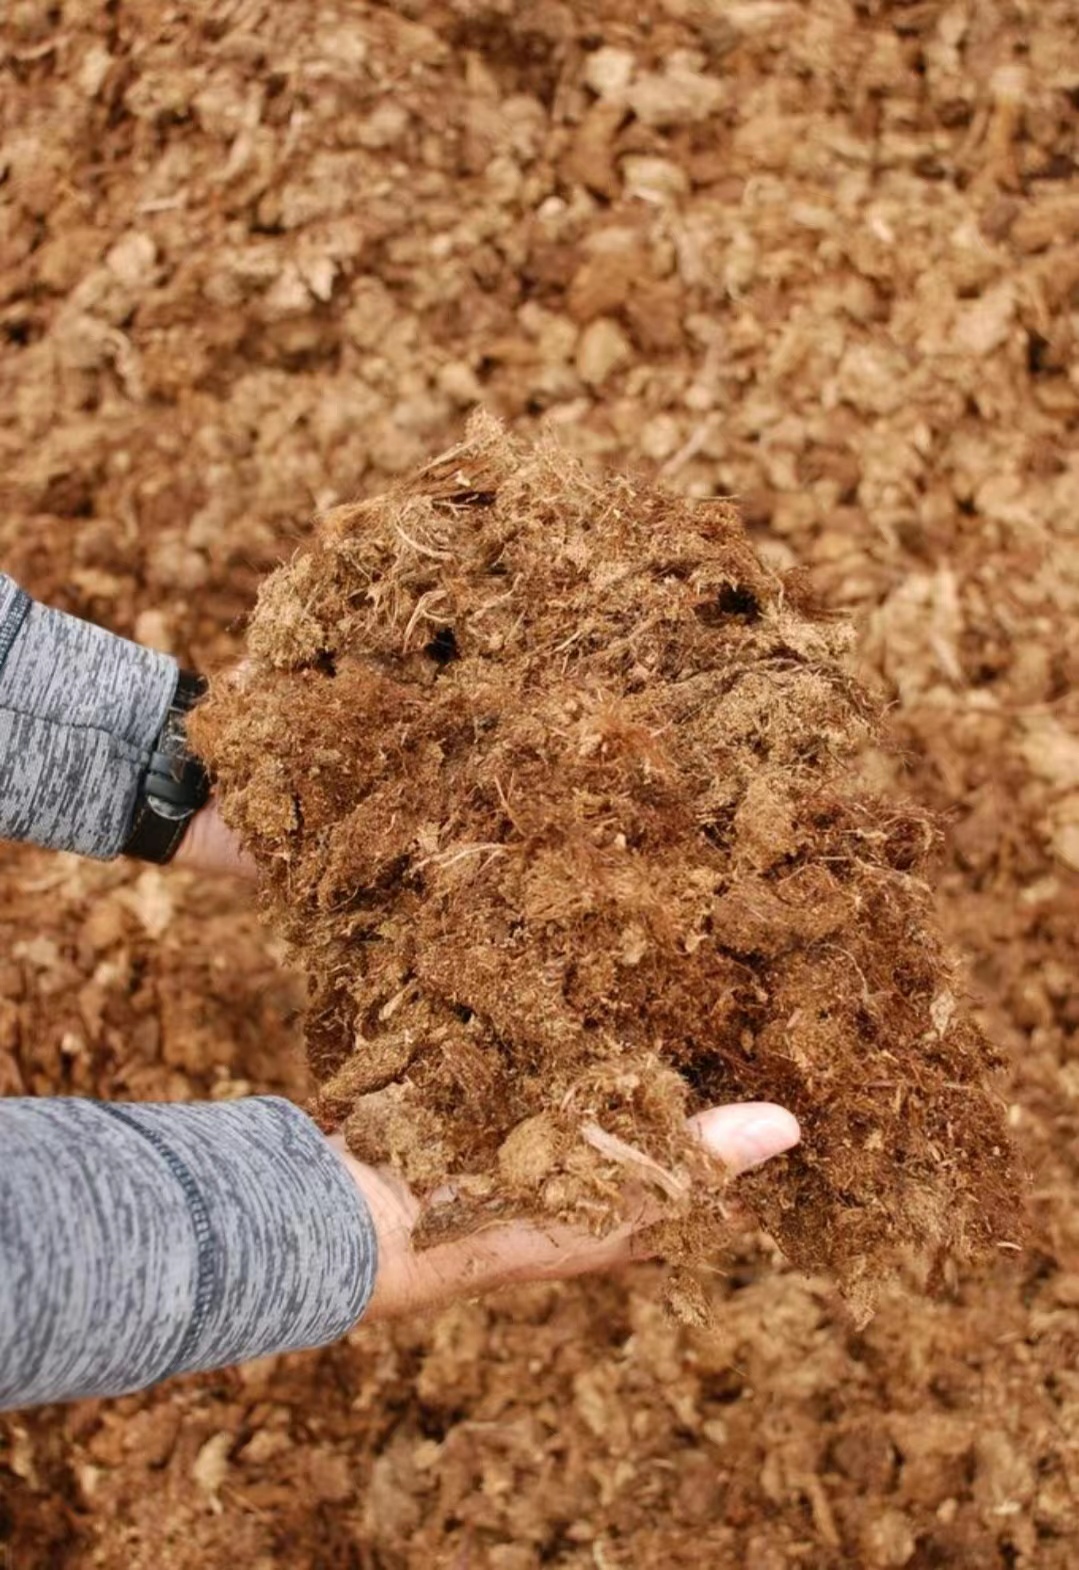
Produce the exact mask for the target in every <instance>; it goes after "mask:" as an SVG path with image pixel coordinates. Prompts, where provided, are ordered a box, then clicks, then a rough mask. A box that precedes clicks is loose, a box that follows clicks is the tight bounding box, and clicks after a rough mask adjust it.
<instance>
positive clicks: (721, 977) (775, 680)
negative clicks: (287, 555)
mask: <svg viewBox="0 0 1079 1570" xmlns="http://www.w3.org/2000/svg"><path fill="white" fill-rule="evenodd" d="M848 636H849V634H848V630H847V628H846V627H845V626H844V625H843V624H842V623H840V622H837V621H836V620H835V619H834V618H830V617H829V616H828V615H826V614H824V613H822V612H821V611H819V610H818V609H816V608H815V607H814V606H813V605H812V604H811V603H809V602H808V601H807V599H806V598H805V596H804V595H803V594H802V593H801V592H800V591H799V585H798V583H797V581H796V580H793V579H790V578H787V579H784V578H782V577H779V576H777V575H775V574H773V573H772V572H770V571H768V570H767V569H766V568H765V567H764V566H763V565H762V563H761V562H760V560H759V559H758V557H757V556H756V554H755V552H754V551H753V549H752V548H751V546H750V544H749V542H748V541H747V538H746V536H745V533H744V531H743V529H742V526H741V523H740V521H739V517H738V514H737V511H736V509H735V508H734V507H733V506H731V505H730V504H728V503H726V502H709V503H700V502H693V501H688V500H685V499H681V498H677V497H674V496H670V495H667V494H665V493H663V492H661V491H659V490H656V489H654V488H652V487H651V486H649V485H646V484H644V483H642V482H641V481H639V480H637V479H634V478H629V477H626V476H623V475H610V476H606V477H601V478H596V477H594V476H592V475H591V474H589V473H587V472H586V471H585V470H584V469H582V468H581V467H579V466H578V465H577V464H576V463H575V462H573V461H572V460H571V459H570V458H569V457H568V456H567V455H566V454H565V453H563V452H561V451H559V450H558V449H557V448H555V447H554V446H551V445H541V446H539V447H525V446H523V445H521V444H519V443H517V442H514V441H511V440H510V439H509V438H508V437H507V436H506V435H504V434H503V432H502V431H501V429H500V428H499V427H498V426H497V425H496V424H495V423H494V422H493V421H491V420H490V419H488V418H483V417H481V418H479V419H478V420H476V421H475V422H474V424H473V426H472V427H471V429H470V432H469V436H468V440H467V441H466V442H465V444H464V445H462V446H460V447H458V448H455V449H454V450H452V451H451V452H449V453H447V454H445V455H444V456H443V457H442V458H440V459H439V460H437V461H436V462H435V463H433V464H431V465H429V466H428V467H427V468H425V469H423V470H422V471H421V472H419V473H418V474H416V475H415V476H413V477H411V478H410V479H408V480H406V481H404V482H403V483H401V484H399V485H398V486H397V487H396V488H395V489H393V490H392V491H390V492H389V493H387V494H386V495H384V496H381V497H377V498H375V499H373V500H369V501H364V502H362V503H358V504H356V505H351V506H346V507H342V508H338V509H337V510H335V511H333V512H331V513H329V514H328V515H327V516H326V517H325V518H324V519H323V520H322V522H321V525H320V527H319V530H318V533H317V536H316V539H315V541H314V543H313V545H312V546H311V548H310V549H308V550H307V551H305V552H304V553H303V554H301V555H299V556H297V557H296V559H295V560H294V561H292V562H291V563H290V564H289V565H287V566H285V567H283V568H281V569H280V570H279V571H278V572H277V573H275V574H274V575H273V576H272V577H271V578H269V579H268V580H267V582H266V583H265V585H264V587H263V590H262V593H261V595H260V598H259V603H258V607H257V610H256V612H255V614H254V618H253V621H252V625H251V631H250V637H249V651H250V656H251V658H250V662H249V664H248V665H247V667H246V668H245V671H244V674H243V675H242V677H240V678H231V679H224V680H222V681H220V682H218V684H217V685H216V687H215V688H214V690H213V692H212V694H211V697H210V699H209V700H208V702H207V703H206V704H205V705H204V706H203V707H202V709H201V710H200V712H199V714H198V716H197V720H196V730H197V740H198V743H199V745H200V746H201V747H202V749H203V751H204V754H205V756H206V757H207V758H208V760H209V762H210V764H211V766H212V767H213V769H214V770H215V772H216V774H217V777H218V781H219V789H220V793H221V804H222V811H223V812H224V815H225V817H226V818H227V820H228V821H229V822H230V823H231V824H233V825H234V826H235V827H236V828H237V829H238V830H239V831H240V833H241V835H242V836H243V839H244V841H245V843H246V844H247V846H248V847H249V848H250V850H251V851H252V852H253V854H254V855H255V857H256V859H257V861H258V864H259V867H260V869H261V874H262V880H263V889H264V897H265V901H266V905H267V908H268V910H269V912H270V914H271V917H272V919H273V920H274V921H275V922H276V923H277V924H278V926H279V927H280V929H281V930H282V932H283V933H284V934H285V935H286V936H287V938H288V940H289V943H290V944H291V946H292V949H293V952H294V954H295V956H296V958H297V959H298V961H299V962H300V963H301V964H302V966H303V967H304V969H305V971H306V974H307V977H308V982H309V987H310V1008H309V1016H308V1026H307V1034H308V1043H309V1052H310V1058H311V1062H312V1065H313V1068H314V1070H315V1073H316V1076H317V1079H318V1081H319V1083H320V1086H321V1089H320V1092H319V1105H318V1110H319V1113H320V1115H321V1117H322V1118H323V1120H324V1121H325V1122H326V1124H327V1125H343V1127H344V1128H345V1131H346V1134H347V1138H348V1142H349V1145H350V1147H351V1148H352V1149H353V1150H354V1151H355V1153H356V1154H357V1155H358V1156H359V1157H361V1158H362V1159H364V1160H366V1161H370V1162H374V1163H378V1162H387V1161H389V1162H393V1163H394V1164H395V1165H396V1166H398V1167H399V1168H400V1169H401V1170H402V1171H403V1172H404V1174H405V1175H406V1176H407V1178H408V1179H409V1180H410V1181H411V1182H412V1183H413V1184H414V1185H415V1186H416V1188H417V1189H418V1190H419V1191H421V1192H422V1193H431V1192H433V1191H434V1190H436V1189H439V1188H441V1187H443V1186H444V1185H445V1184H446V1183H447V1180H449V1179H452V1182H453V1189H454V1192H455V1194H456V1196H457V1197H456V1199H455V1200H454V1201H453V1202H452V1203H449V1204H440V1205H438V1206H437V1207H434V1208H432V1209H431V1210H430V1211H429V1212H428V1216H427V1219H426V1221H425V1223H424V1224H423V1225H422V1226H421V1234H420V1235H421V1239H423V1238H426V1239H428V1240H430V1239H432V1238H435V1237H438V1238H442V1237H445V1236H446V1235H448V1234H449V1233H453V1232H460V1231H463V1230H466V1229H469V1228H472V1227H475V1226H477V1225H482V1224H486V1223H488V1222H490V1221H492V1220H494V1219H498V1218H502V1217H506V1216H509V1215H514V1216H516V1215H531V1216H538V1217H544V1216H550V1217H554V1216H558V1217H573V1218H576V1219H577V1220H579V1221H582V1222H583V1223H585V1224H587V1225H589V1226H591V1227H592V1228H594V1229H595V1230H597V1231H601V1230H603V1229H604V1228H606V1227H608V1226H609V1225H611V1224H612V1223H613V1221H614V1220H615V1219H617V1217H618V1214H619V1197H618V1196H619V1192H620V1190H621V1189H622V1187H623V1186H624V1184H625V1182H626V1181H627V1179H629V1180H632V1182H633V1183H634V1184H635V1185H636V1186H637V1187H638V1188H639V1187H640V1186H641V1185H642V1184H643V1185H644V1186H645V1187H647V1188H651V1189H655V1190H656V1191H657V1192H659V1193H660V1194H662V1196H663V1198H664V1201H665V1204H666V1205H667V1207H668V1209H669V1211H670V1213H671V1216H672V1222H671V1224H670V1225H668V1226H667V1227H666V1228H665V1229H664V1245H665V1247H666V1248H667V1249H668V1251H669V1252H671V1253H672V1254H673V1255H674V1256H676V1257H681V1258H682V1259H683V1261H685V1262H687V1263H693V1262H696V1261H701V1260H702V1259H704V1258H706V1257H707V1256H708V1255H709V1254H714V1252H715V1250H716V1249H717V1247H718V1245H719V1243H720V1241H721V1237H722V1230H723V1217H722V1202H721V1199H720V1197H719V1194H718V1191H716V1190H714V1189H709V1188H708V1187H707V1186H702V1185H701V1184H697V1185H696V1186H695V1187H694V1188H693V1197H692V1199H690V1198H689V1197H688V1195H689V1192H690V1180H691V1178H692V1176H693V1175H694V1171H695V1169H696V1167H697V1165H698V1164H699V1156H698V1155H697V1153H696V1152H695V1150H694V1148H693V1146H692V1145H691V1144H690V1142H689V1141H688V1139H687V1137H686V1135H685V1133H684V1119H685V1117H686V1115H687V1114H689V1113H692V1112H694V1111H695V1110H698V1109H700V1108H702V1107H705V1106H708V1105H711V1104H713V1103H717V1102H723V1101H731V1100H736V1099H770V1100H776V1101H780V1102H782V1103H784V1104H785V1105H786V1106H788V1107H790V1108H791V1109H792V1111H794V1112H795V1113H796V1115H797V1116H798V1118H799V1119H800V1121H801V1124H802V1128H803V1134H804V1142H803V1145H802V1147H801V1148H800V1150H799V1151H797V1152H796V1153H795V1154H793V1155H791V1156H789V1157H786V1158H783V1159H782V1160H780V1161H777V1162H774V1163H772V1164H770V1165H769V1167H767V1168H766V1169H764V1170H763V1171H762V1172H761V1173H759V1174H758V1175H755V1176H753V1177H752V1178H749V1179H747V1180H745V1182H744V1183H743V1184H742V1185H741V1186H740V1193H741V1194H742V1195H743V1197H745V1198H746V1200H747V1202H748V1203H749V1204H750V1205H751V1206H752V1207H753V1209H754V1211H755V1212H756V1214H757V1215H758V1216H759V1218H760V1220H761V1222H762V1223H763V1224H764V1225H765V1226H766V1227H767V1228H768V1229H769V1230H770V1231H771V1232H772V1233H773V1234H774V1236H775V1237H776V1239H777V1240H778V1242H779V1243H780V1245H781V1246H782V1247H783V1249H784V1250H785V1251H786V1252H787V1254H788V1255H789V1256H790V1257H791V1258H792V1259H793V1260H794V1261H795V1262H796V1263H798V1264H799V1265H801V1266H803V1267H806V1268H808V1269H812V1270H826V1271H828V1272H829V1273H831V1274H832V1275H833V1276H834V1277H835V1279H836V1280H837V1281H838V1282H839V1284H840V1285H841V1287H842V1288H843V1289H844V1291H845V1292H846V1293H847V1294H848V1296H849V1297H850V1299H851V1300H852V1302H854V1303H855V1305H856V1306H857V1307H858V1308H859V1309H864V1308H866V1307H868V1306H869V1304H870V1303H871V1301H872V1297H873V1292H874V1289H875V1285H876V1283H877V1282H878V1280H879V1279H880V1278H881V1276H882V1275H885V1274H887V1273H889V1272H890V1271H891V1270H892V1269H893V1268H894V1267H895V1265H896V1263H897V1261H898V1260H899V1259H900V1257H902V1256H906V1255H908V1254H909V1253H910V1252H911V1251H912V1250H913V1251H914V1253H915V1254H916V1255H917V1256H918V1257H919V1258H920V1259H921V1260H922V1261H923V1263H924V1264H925V1265H926V1266H927V1267H929V1268H930V1269H933V1268H937V1267H939V1265H940V1263H941V1262H942V1261H943V1260H944V1259H945V1258H946V1257H948V1256H949V1255H954V1256H960V1257H962V1256H969V1255H972V1254H977V1253H979V1252H982V1251H984V1250H986V1249H988V1248H991V1247H993V1246H994V1245H995V1244H996V1243H999V1242H1007V1241H1011V1240H1012V1239H1013V1238H1014V1235H1015V1229H1016V1226H1017V1216H1018V1209H1019V1206H1018V1199H1017V1193H1018V1183H1017V1180H1016V1177H1015V1173H1014V1170H1013V1166H1012V1162H1011V1157H1010V1153H1009V1149H1008V1144H1007V1138H1006V1134H1005V1128H1004V1123H1003V1118H1002V1110H1001V1107H1000V1105H999V1104H998V1102H997V1100H996V1099H995V1098H994V1096H993V1094H992V1092H991V1090H990V1089H989V1088H987V1074H988V1072H989V1071H990V1070H991V1069H992V1068H993V1067H994V1057H993V1053H992V1050H991V1048H990V1047H989V1045H988V1043H987V1042H986V1040H985V1039H984V1037H983V1036H982V1035H981V1034H980V1032H979V1031H978V1029H977V1028H976V1027H975V1025H974V1024H973V1022H972V1021H971V1019H970V1018H969V1016H968V1014H967V1013H966V1012H965V1011H964V1009H963V1008H962V1007H961V1006H959V1005H958V1004H957V1002H956V998H955V993H954V983H953V971H952V963H951V959H950V956H949V955H948V954H947V953H946V952H945V951H944V949H943V947H942V944H941V941H940V939H939V937H938V934H937V931H936V928H935V926H934V921H933V917H932V909H931V895H930V892H929V890H928V888H927V886H926V884H925V882H924V881H923V878H922V873H923V869H924V866H925V863H926V859H927V856H928V854H929V852H930V851H931V849H932V846H933V843H934V838H935V830H934V827H933V824H932V822H931V821H930V820H929V819H928V818H927V817H925V815H924V814H922V813H921V812H919V811H918V810H916V809H914V808H911V807H907V806H904V805H902V804H897V803H896V802H894V801H888V800H877V799H873V798H871V797H869V796H867V795H865V794H864V793H861V792H859V790H858V789H857V788H856V786H855V785H854V783H853V779H854V771H853V769H852V766H851V760H852V759H853V757H854V755H855V754H856V753H857V752H858V751H859V749H860V748H862V747H863V746H864V744H865V743H866V741H867V739H868V738H869V737H870V735H871V734H872V732H873V727H874V723H875V720H876V717H877V716H876V712H875V708H874V705H873V703H872V701H871V700H870V699H869V697H868V696H867V694H866V692H865V691H864V690H863V689H862V688H861V687H860V686H859V685H858V683H857V682H856V681H855V680H854V679H853V678H852V676H851V674H850V672H849V670H848V668H847V665H846V663H845V653H846V650H847V645H848Z"/></svg>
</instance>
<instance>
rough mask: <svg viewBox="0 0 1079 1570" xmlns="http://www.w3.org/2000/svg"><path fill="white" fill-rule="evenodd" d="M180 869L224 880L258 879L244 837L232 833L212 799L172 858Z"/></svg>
mask: <svg viewBox="0 0 1079 1570" xmlns="http://www.w3.org/2000/svg"><path fill="white" fill-rule="evenodd" d="M172 861H173V865H174V866H176V867H186V868H187V870H188V871H189V872H210V873H215V874H218V875H221V876H224V877H235V878H247V879H249V880H253V879H254V877H255V863H254V861H253V860H252V858H251V857H250V856H249V855H248V853H247V851H245V850H244V848H243V846H242V845H241V843H240V836H239V835H238V834H237V833H236V832H235V830H234V829H230V828H229V826H228V824H227V823H225V822H224V820H223V819H222V817H221V814H220V813H219V812H218V810H217V803H216V802H215V801H213V800H212V799H211V800H210V801H208V802H207V804H206V806H205V807H203V809H202V811H201V812H196V814H195V816H194V817H193V818H192V819H191V822H190V823H189V824H188V826H187V832H186V833H185V834H184V837H183V839H182V840H181V841H180V844H179V846H178V847H177V851H176V854H175V856H174V857H173V858H172Z"/></svg>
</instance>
